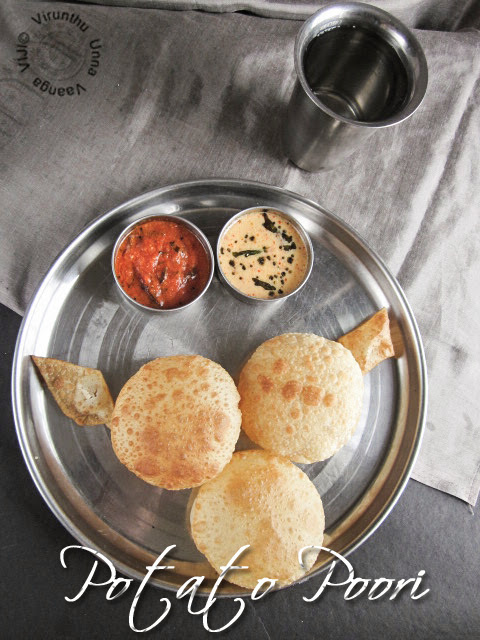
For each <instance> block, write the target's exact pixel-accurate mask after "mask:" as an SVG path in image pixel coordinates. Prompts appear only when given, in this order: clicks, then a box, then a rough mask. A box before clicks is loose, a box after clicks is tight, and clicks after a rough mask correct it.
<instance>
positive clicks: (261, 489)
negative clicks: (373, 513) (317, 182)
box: [190, 450, 325, 589]
mask: <svg viewBox="0 0 480 640" xmlns="http://www.w3.org/2000/svg"><path fill="white" fill-rule="evenodd" d="M197 491H198V493H197V495H196V498H195V500H194V502H193V505H192V509H191V512H190V524H191V532H192V536H193V539H194V541H195V544H196V545H197V547H198V549H199V551H200V552H201V553H203V554H204V555H205V556H206V558H207V560H208V561H209V562H210V564H211V565H212V566H213V567H214V569H215V570H216V571H217V572H218V573H221V571H222V569H221V567H222V566H225V565H226V564H227V563H228V561H229V560H230V558H232V556H233V555H234V554H235V553H236V552H237V551H238V550H239V549H240V548H241V547H242V546H244V545H246V544H249V545H250V548H248V549H247V550H246V551H245V552H244V553H243V554H242V555H241V557H240V558H239V559H238V560H237V561H236V562H235V564H236V565H238V566H247V567H248V569H235V570H233V571H229V572H228V574H227V575H226V579H227V580H228V581H229V582H233V583H234V584H237V585H239V586H241V587H245V588H248V589H254V588H255V587H256V586H257V581H258V580H261V579H262V578H271V579H276V580H277V581H278V582H277V584H278V585H279V586H285V585H288V584H291V583H292V582H294V581H295V580H298V579H300V578H302V577H303V576H304V575H305V573H306V571H307V570H309V569H310V568H311V567H312V566H313V564H314V562H315V560H316V557H317V555H318V552H317V551H315V550H311V551H307V552H306V553H304V555H303V560H304V568H302V566H301V565H300V563H299V558H298V552H299V551H300V550H301V549H303V548H304V547H307V546H311V545H317V546H321V544H322V541H323V531H324V527H325V518H324V513H323V506H322V501H321V498H320V496H319V494H318V492H317V490H316V488H315V486H314V484H313V483H312V482H311V481H310V480H309V478H308V477H307V475H306V474H305V473H304V472H303V471H301V470H300V469H299V468H298V467H296V466H295V465H294V464H293V463H291V462H290V461H289V460H287V459H285V458H282V457H280V456H276V455H274V454H272V453H270V452H268V451H262V450H255V451H253V450H248V451H239V452H237V453H235V454H234V455H233V458H232V460H231V461H230V462H229V463H228V464H227V466H226V467H225V469H224V470H223V471H222V473H221V474H220V475H218V476H217V477H216V478H214V479H213V480H210V481H209V482H207V483H206V484H204V485H203V486H201V487H200V488H199V489H198V490H197Z"/></svg>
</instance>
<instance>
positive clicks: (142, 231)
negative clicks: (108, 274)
mask: <svg viewBox="0 0 480 640" xmlns="http://www.w3.org/2000/svg"><path fill="white" fill-rule="evenodd" d="M114 267H115V275H116V276H117V280H118V282H119V284H120V286H121V287H122V289H123V290H124V291H125V293H127V294H128V295H129V296H130V297H131V298H133V299H134V300H136V301H137V302H138V303H140V304H143V305H144V306H146V307H151V308H152V309H175V308H177V307H182V306H184V305H186V304H188V303H189V302H192V300H194V299H195V298H196V297H197V296H199V295H200V293H201V292H202V291H203V289H204V288H205V286H206V284H207V282H208V279H209V276H210V259H209V256H208V254H207V252H206V250H205V248H204V247H203V246H202V244H201V242H200V241H199V240H198V238H197V237H196V236H195V235H194V234H193V233H192V231H190V229H188V227H186V226H184V225H182V224H181V223H178V222H176V221H173V220H165V219H158V220H155V219H153V220H147V221H146V222H143V223H139V224H138V226H136V227H134V228H133V229H132V230H131V231H130V233H129V234H128V235H127V236H126V237H125V239H124V240H123V241H122V243H121V244H120V246H119V248H118V250H117V253H116V256H115V260H114Z"/></svg>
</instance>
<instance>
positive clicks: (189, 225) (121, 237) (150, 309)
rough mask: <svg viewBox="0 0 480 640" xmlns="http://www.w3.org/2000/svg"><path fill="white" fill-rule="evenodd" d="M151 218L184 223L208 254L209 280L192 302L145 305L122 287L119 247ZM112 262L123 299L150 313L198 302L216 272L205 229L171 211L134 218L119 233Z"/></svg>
mask: <svg viewBox="0 0 480 640" xmlns="http://www.w3.org/2000/svg"><path fill="white" fill-rule="evenodd" d="M150 220H168V221H173V222H177V223H178V224H180V225H184V226H185V227H186V228H187V229H189V231H191V232H192V233H193V234H194V235H195V237H196V238H197V239H198V240H199V241H200V243H201V245H202V247H203V248H204V249H205V253H206V254H207V256H208V260H209V263H210V269H209V275H208V280H207V282H206V283H205V286H204V287H203V289H202V290H201V291H200V293H199V294H198V295H197V296H195V298H193V299H192V300H190V302H187V303H186V304H183V305H181V306H179V307H170V308H168V309H164V308H162V307H148V306H147V305H144V304H142V303H141V302H138V300H134V298H132V297H131V296H130V295H128V293H127V292H126V291H125V290H124V288H123V287H122V285H121V284H120V282H119V280H118V278H117V274H116V271H115V257H116V255H117V252H118V249H119V247H120V245H121V244H122V242H123V241H124V240H125V238H126V237H127V236H128V234H129V233H131V231H132V230H133V229H135V227H137V226H139V225H141V224H145V223H146V222H149V221H150ZM110 264H111V268H112V274H113V279H114V281H115V284H116V286H117V288H118V289H119V291H120V293H121V294H122V297H123V299H125V300H126V301H127V302H129V303H130V304H131V305H133V306H134V307H136V308H137V309H141V310H142V311H146V312H148V313H158V312H160V313H174V312H178V311H182V310H183V309H186V308H187V307H189V306H190V305H191V304H193V303H194V302H197V300H199V299H200V298H201V297H202V296H203V295H204V293H205V292H206V291H207V289H208V288H209V287H210V284H211V282H212V279H213V274H214V271H215V257H214V255H213V249H212V246H211V244H210V242H209V240H208V238H207V236H206V235H205V234H204V233H203V231H202V230H201V229H200V228H199V227H197V225H196V224H194V223H193V222H191V221H190V220H187V219H186V218H183V217H181V216H176V215H173V214H169V213H158V214H155V213H154V214H149V215H146V216H141V217H140V218H137V219H136V220H133V221H132V222H131V223H130V224H129V225H127V226H126V227H125V229H123V231H121V233H120V234H119V235H118V237H117V239H116V241H115V244H114V245H113V249H112V257H111V263H110Z"/></svg>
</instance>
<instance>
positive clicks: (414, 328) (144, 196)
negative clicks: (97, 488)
mask: <svg viewBox="0 0 480 640" xmlns="http://www.w3.org/2000/svg"><path fill="white" fill-rule="evenodd" d="M199 187H200V188H203V189H205V188H210V187H211V188H217V189H218V188H223V189H225V190H226V189H229V188H230V189H232V190H241V189H248V188H249V187H250V188H256V189H266V190H268V191H272V192H274V193H276V194H278V195H281V196H286V197H288V198H290V199H293V200H294V201H299V202H302V203H303V204H305V205H307V206H308V207H310V208H313V209H314V210H317V211H319V212H320V213H321V214H322V215H324V216H326V218H328V219H330V221H332V222H333V223H334V224H335V225H336V226H337V227H339V228H340V229H342V230H343V231H344V232H346V233H347V234H348V236H349V237H350V239H353V241H354V242H355V244H356V245H358V246H359V247H360V248H361V250H362V251H363V252H365V253H366V254H368V255H369V256H370V257H371V258H372V259H373V261H374V262H375V263H376V266H377V268H378V269H379V270H380V271H381V273H382V276H383V277H384V278H385V279H386V281H388V283H389V285H390V286H391V287H392V288H393V290H394V291H395V293H396V295H397V298H398V302H399V303H400V305H401V306H402V308H403V310H404V312H405V316H406V318H407V319H408V323H409V328H410V331H411V333H412V336H413V341H414V345H415V354H416V359H417V361H418V378H419V387H420V388H419V389H418V398H419V402H418V411H417V413H416V423H417V427H416V437H415V440H414V442H413V445H412V447H411V452H410V454H409V457H408V462H407V463H406V464H405V466H404V469H403V473H402V476H401V480H400V481H399V482H398V484H397V486H396V487H395V489H394V491H393V492H392V494H391V496H390V498H389V499H388V500H387V501H386V502H385V504H384V505H383V508H382V509H381V510H380V511H379V512H378V513H377V515H376V517H375V518H374V519H373V520H372V522H371V523H370V525H369V526H368V527H367V528H366V529H365V530H364V531H363V532H362V534H361V535H360V536H359V538H358V539H357V540H355V541H354V542H352V543H351V544H350V545H349V546H348V547H347V548H346V549H345V550H342V555H343V556H344V557H346V556H348V555H350V554H351V553H353V551H355V550H356V549H357V548H358V547H359V546H361V544H363V543H364V542H365V541H366V540H367V539H368V538H369V537H370V536H371V535H372V534H373V533H374V532H375V531H376V530H377V529H378V527H379V526H380V525H381V524H382V523H383V522H384V521H385V519H386V518H387V517H388V515H389V514H390V513H391V511H392V509H393V508H394V507H395V505H396V504H397V502H398V500H399V498H400V496H401V495H402V493H403V491H404V489H405V487H406V485H407V483H408V480H409V479H410V475H411V471H412V468H413V466H414V464H415V461H416V459H417V457H418V453H419V451H420V446H421V442H422V438H423V434H424V428H425V423H426V415H427V405H428V377H427V365H426V358H425V352H424V347H423V343H422V339H421V335H420V331H419V328H418V325H417V321H416V319H415V316H414V314H413V311H412V309H411V307H410V304H409V302H408V300H407V298H406V295H405V293H404V291H403V289H402V287H401V285H400V284H399V282H398V280H397V279H396V277H395V276H394V275H393V274H392V273H391V272H390V270H389V269H388V267H387V265H386V263H385V262H384V260H383V259H382V258H381V257H380V256H379V255H378V254H377V252H376V251H375V250H374V249H372V248H371V247H370V246H369V244H368V243H367V242H366V241H365V240H364V238H363V237H362V236H361V235H360V234H359V233H358V232H357V231H356V230H355V229H354V228H353V227H352V226H351V225H350V224H349V223H348V222H345V221H344V220H343V219H342V218H341V217H340V216H338V215H337V214H335V213H332V212H331V211H329V210H328V209H326V208H325V207H324V206H323V205H321V204H320V203H318V202H316V201H314V200H312V199H309V198H306V197H305V196H303V195H301V194H298V193H295V192H293V191H291V190H288V189H284V188H282V187H277V186H274V185H269V184H267V183H263V182H259V181H253V180H239V179H228V178H207V179H196V180H188V181H184V182H178V183H169V184H167V185H164V186H163V187H157V188H155V189H151V190H149V191H146V192H143V193H141V194H139V195H137V196H134V197H133V198H130V199H129V200H126V201H124V202H122V203H121V204H119V205H116V206H115V207H113V208H112V209H109V210H108V211H106V212H104V213H102V214H100V215H98V216H96V217H95V218H93V219H92V220H91V221H90V222H88V223H87V224H86V225H85V226H84V227H83V228H82V229H81V230H80V232H79V233H78V234H77V235H76V236H75V237H74V238H73V239H72V240H71V241H70V242H69V243H68V244H67V245H66V246H65V247H64V248H63V249H62V250H61V251H60V252H59V253H58V254H57V256H56V257H55V258H54V259H53V260H52V263H51V265H50V267H49V268H48V270H47V271H46V273H45V274H44V276H43V277H42V279H41V281H40V283H39V284H38V286H37V287H36V289H35V291H34V293H33V295H32V297H31V299H30V301H29V304H28V306H27V308H26V310H25V314H24V316H23V319H22V322H21V324H20V328H19V331H18V335H17V339H16V344H15V350H14V356H13V365H12V375H11V398H12V408H13V417H14V423H15V430H16V435H17V439H18V441H19V445H20V449H21V452H22V456H23V459H24V462H25V464H26V467H27V469H28V471H29V474H30V476H31V478H32V480H33V482H34V484H35V486H36V488H37V490H38V492H39V493H40V495H41V497H42V499H43V500H44V502H45V503H46V504H47V506H48V507H49V509H50V511H51V512H52V513H53V515H54V516H55V517H56V518H57V520H58V521H59V522H60V524H61V525H62V526H63V527H64V528H65V529H67V531H68V532H69V533H70V534H71V535H72V536H73V537H74V538H75V539H76V540H77V541H79V542H80V543H81V544H82V545H84V546H88V545H86V544H85V542H86V540H87V542H89V543H91V541H90V540H88V537H87V536H85V535H84V534H83V533H82V531H81V529H79V527H77V526H76V525H75V524H74V523H73V522H72V521H71V519H70V518H68V517H66V514H65V513H63V511H62V509H61V508H59V505H58V504H57V502H56V500H55V497H54V496H53V494H52V492H51V491H50V489H49V488H48V487H46V486H45V485H44V483H42V475H41V473H40V471H39V469H38V467H37V465H36V464H35V460H34V459H33V458H34V457H33V456H31V455H30V448H29V443H28V438H27V435H26V430H25V427H24V425H22V422H21V413H22V411H21V408H20V397H21V391H22V389H21V387H22V379H21V371H22V362H21V355H22V354H21V347H22V343H23V340H24V338H25V333H26V329H27V327H28V323H29V321H30V320H31V316H32V314H33V312H34V311H35V305H36V303H37V301H38V299H39V298H40V297H41V294H42V291H43V289H44V288H45V287H47V285H48V281H49V280H50V278H51V277H52V274H54V273H55V271H56V268H57V265H58V264H59V263H61V262H62V260H63V259H64V258H65V257H66V256H67V255H69V254H70V253H71V252H72V251H73V250H74V247H75V246H76V245H78V244H81V243H82V241H83V240H84V239H85V237H88V236H89V235H90V234H91V233H92V232H94V230H95V229H96V228H97V227H100V226H101V225H103V224H104V223H105V222H107V221H108V220H109V218H113V217H115V216H116V215H117V214H119V213H120V212H122V211H123V210H126V211H128V210H129V209H132V208H133V207H135V206H136V205H141V204H142V202H145V201H147V200H150V199H154V198H155V197H157V196H160V195H163V196H165V195H166V194H168V193H169V192H170V193H173V192H175V191H184V190H187V191H188V190H190V189H195V188H199ZM376 478H377V475H376V476H374V478H373V479H372V483H373V482H374V481H375V479H376ZM366 491H367V490H366ZM94 546H95V545H94ZM99 550H100V551H101V553H102V554H103V555H104V556H105V557H107V558H108V559H109V560H110V561H112V562H113V564H114V565H115V566H116V567H117V568H118V569H119V570H120V571H121V572H122V573H124V574H125V575H128V576H129V577H133V578H135V579H137V580H141V579H142V578H143V575H142V574H140V573H139V572H137V571H136V570H135V569H132V568H131V567H129V566H128V565H126V564H124V563H123V562H122V561H121V560H119V559H118V558H116V557H113V556H112V555H111V554H109V553H108V552H105V550H104V549H99ZM333 561H334V559H333V558H332V559H331V560H330V561H329V562H326V563H324V564H323V565H322V566H321V567H318V568H316V569H315V570H314V571H310V572H308V573H307V574H306V575H305V576H303V577H302V578H301V579H300V580H297V581H296V582H295V583H293V585H291V586H294V585H295V584H300V583H302V582H305V581H306V580H308V579H309V578H311V577H312V576H314V575H318V574H319V573H321V572H323V571H325V570H326V569H327V568H328V567H329V566H330V564H331V563H332V562H333ZM150 583H151V584H152V585H154V586H157V587H160V588H164V589H167V590H170V591H176V590H177V588H178V587H177V586H175V585H172V584H168V583H163V582H162V581H150ZM284 588H287V587H281V588H277V590H280V589H284ZM237 589H240V588H237ZM209 592H210V589H207V588H205V587H203V585H202V588H200V589H199V590H198V592H197V593H198V595H205V596H206V595H208V594H209ZM249 593H250V592H247V591H245V590H239V591H232V592H229V593H221V592H217V593H216V595H217V596H218V597H238V596H248V595H249Z"/></svg>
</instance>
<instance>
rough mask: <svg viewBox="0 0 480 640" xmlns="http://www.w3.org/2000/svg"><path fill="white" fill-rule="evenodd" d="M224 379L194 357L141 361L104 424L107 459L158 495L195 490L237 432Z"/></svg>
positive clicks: (232, 396)
mask: <svg viewBox="0 0 480 640" xmlns="http://www.w3.org/2000/svg"><path fill="white" fill-rule="evenodd" d="M238 402H239V395H238V392H237V389H236V387H235V383H234V382H233V380H232V378H231V377H230V375H229V374H228V373H227V371H225V369H223V367H221V366H220V365H219V364H217V363H216V362H213V361H212V360H208V359H207V358H204V357H202V356H198V355H195V356H193V355H192V356H167V357H161V358H157V359H156V360H152V361H151V362H148V363H147V364H145V365H144V366H143V367H141V368H140V370H139V371H138V372H137V373H136V374H135V375H134V376H132V377H131V378H130V379H129V380H128V381H127V382H126V384H125V385H124V387H123V388H122V390H121V391H120V394H119V396H118V398H117V401H116V403H115V408H114V411H113V416H112V421H111V435H112V445H113V450H114V452H115V454H116V455H117V457H118V459H119V460H120V462H122V463H123V464H124V465H125V466H126V467H127V468H128V469H130V471H132V472H133V473H135V474H136V475H137V476H138V477H140V478H141V479H142V480H145V481H146V482H148V483H150V484H153V485H156V486H159V487H164V488H165V489H187V488H190V487H196V486H198V485H201V484H202V483H204V482H206V481H207V480H210V479H211V478H214V477H215V476H216V475H218V474H219V473H220V471H221V470H222V469H223V468H224V466H225V465H226V464H227V462H229V460H230V459H231V457H232V454H233V451H234V449H235V444H236V442H237V439H238V436H239V433H240V424H241V414H240V410H239V408H238Z"/></svg>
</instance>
